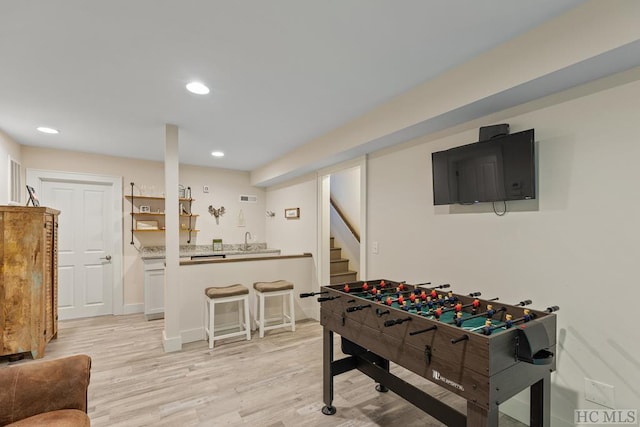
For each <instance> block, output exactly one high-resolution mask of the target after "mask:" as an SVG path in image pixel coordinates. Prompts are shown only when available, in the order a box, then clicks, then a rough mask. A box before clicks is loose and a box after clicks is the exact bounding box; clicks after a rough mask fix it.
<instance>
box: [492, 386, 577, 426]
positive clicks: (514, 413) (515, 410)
mask: <svg viewBox="0 0 640 427" xmlns="http://www.w3.org/2000/svg"><path fill="white" fill-rule="evenodd" d="M523 394H524V393H523ZM527 397H528V395H527ZM500 412H502V413H503V414H506V415H509V416H510V417H511V418H515V419H516V420H518V421H520V422H521V423H523V424H525V425H529V402H528V401H524V400H521V399H519V398H518V397H512V398H511V399H509V400H507V401H506V402H504V403H502V404H500ZM551 425H552V426H553V427H573V426H574V424H573V422H568V421H565V420H563V419H560V418H557V417H554V416H553V414H551Z"/></svg>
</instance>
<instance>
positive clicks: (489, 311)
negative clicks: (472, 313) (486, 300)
mask: <svg viewBox="0 0 640 427" xmlns="http://www.w3.org/2000/svg"><path fill="white" fill-rule="evenodd" d="M494 314H496V311H495V310H494V309H493V306H492V305H491V304H487V317H488V318H489V319H491V318H492V317H493V315H494Z"/></svg>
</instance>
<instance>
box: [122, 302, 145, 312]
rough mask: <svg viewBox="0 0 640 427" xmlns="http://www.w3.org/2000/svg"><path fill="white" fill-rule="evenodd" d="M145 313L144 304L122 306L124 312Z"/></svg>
mask: <svg viewBox="0 0 640 427" xmlns="http://www.w3.org/2000/svg"><path fill="white" fill-rule="evenodd" d="M136 313H144V304H142V303H138V304H125V305H124V306H123V307H122V314H136Z"/></svg>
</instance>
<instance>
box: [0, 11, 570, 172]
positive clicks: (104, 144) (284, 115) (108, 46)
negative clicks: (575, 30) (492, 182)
mask: <svg viewBox="0 0 640 427" xmlns="http://www.w3.org/2000/svg"><path fill="white" fill-rule="evenodd" d="M581 2H582V1H581V0H522V1H513V0H485V1H478V0H269V1H263V0H226V1H221V0H181V1H178V0H174V1H168V0H136V1H131V0H109V1H86V0H58V1H55V2H52V1H34V0H20V1H14V0H0V64H2V65H1V66H0V129H1V130H3V131H4V132H5V133H7V134H8V135H9V136H10V137H12V138H13V139H14V140H16V141H17V142H18V143H20V144H22V145H27V146H38V147H50V148H56V149H64V150H74V151H82V152H89V153H99V154H107V155H113V156H123V157H131V158H140V159H148V160H158V161H161V160H163V156H164V125H165V124H166V123H171V124H175V125H177V126H178V127H179V128H180V161H181V163H184V164H192V165H200V166H210V167H222V168H229V169H237V170H246V171H251V170H254V169H256V168H258V167H260V166H262V165H264V164H266V163H268V162H270V161H272V160H274V159H276V158H278V157H280V156H282V155H284V154H285V153H287V152H290V151H291V150H292V149H294V148H295V147H297V146H300V145H303V144H305V143H308V142H309V141H311V140H313V139H314V138H317V137H318V136H320V135H323V134H325V133H327V132H329V131H330V130H332V129H335V128H337V127H339V126H341V125H343V124H345V123H347V122H349V121H351V120H353V119H355V118H357V117H359V116H361V115H363V114H364V113H366V112H367V111H369V110H371V109H372V108H374V107H375V106H377V105H380V104H382V103H384V102H386V101H389V100H390V99H392V98H393V97H394V96H396V95H398V94H400V93H402V92H405V91H407V90H409V89H411V88H413V87H415V86H417V85H418V84H420V83H423V82H425V81H428V80H430V79H433V78H434V77H436V76H438V75H440V74H442V73H446V72H447V70H449V69H451V68H453V67H455V66H457V65H460V64H462V63H464V62H466V61H468V60H470V59H471V58H473V57H476V56H478V55H480V54H481V53H483V52H486V51H487V50H489V49H491V48H494V47H495V46H498V45H500V44H501V43H503V42H505V41H507V40H509V39H512V38H513V37H515V36H516V35H519V34H521V33H524V32H526V31H528V30H530V29H532V28H534V27H536V26H538V25H540V24H541V23H542V22H544V21H546V20H549V19H550V18H552V17H554V16H556V15H559V14H562V13H563V12H565V11H567V10H569V9H570V8H572V7H575V6H576V5H578V4H579V3H581ZM193 80H197V81H200V82H202V83H204V84H206V85H207V86H208V87H209V88H210V89H211V93H210V94H209V95H194V94H191V93H189V92H187V91H186V90H185V85H186V84H187V83H188V82H190V81H193ZM38 126H49V127H53V128H56V129H58V130H60V133H59V134H58V135H45V134H42V133H40V132H38V131H37V130H36V127H38ZM213 150H221V151H224V152H225V153H226V155H225V157H224V158H214V157H212V156H211V155H210V153H211V151H213Z"/></svg>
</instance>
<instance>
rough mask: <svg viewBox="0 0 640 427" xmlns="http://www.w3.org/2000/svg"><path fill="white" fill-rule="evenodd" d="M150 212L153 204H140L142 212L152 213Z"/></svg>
mask: <svg viewBox="0 0 640 427" xmlns="http://www.w3.org/2000/svg"><path fill="white" fill-rule="evenodd" d="M150 212H151V206H146V205H141V206H140V213H150Z"/></svg>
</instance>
